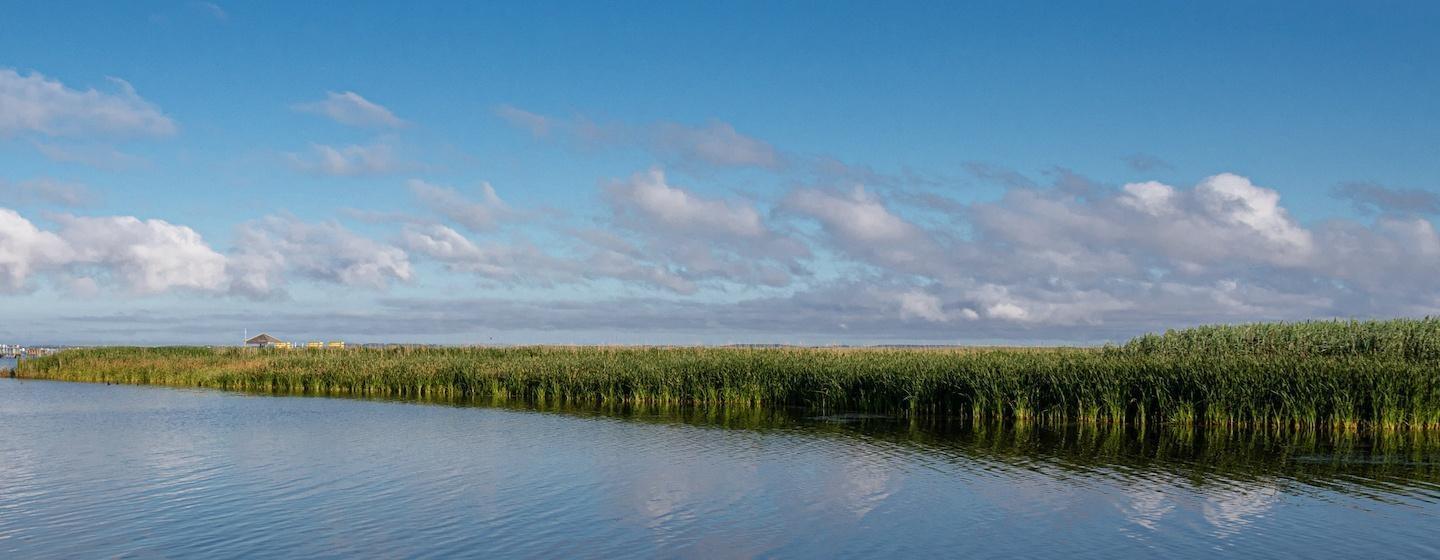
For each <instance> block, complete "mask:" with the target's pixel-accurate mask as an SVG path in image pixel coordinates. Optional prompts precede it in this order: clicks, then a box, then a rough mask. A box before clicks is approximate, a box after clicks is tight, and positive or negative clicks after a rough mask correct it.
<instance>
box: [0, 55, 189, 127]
mask: <svg viewBox="0 0 1440 560" xmlns="http://www.w3.org/2000/svg"><path fill="white" fill-rule="evenodd" d="M110 81H111V83H112V84H114V85H115V88H116V89H117V90H118V91H116V92H114V93H104V92H100V91H96V90H94V89H88V90H84V91H81V90H76V89H71V88H69V87H66V86H65V84H63V83H60V82H59V81H58V80H53V79H50V78H48V77H46V76H44V75H43V74H40V73H38V72H31V73H30V74H28V75H22V74H20V73H18V72H16V71H15V70H12V69H8V68H0V136H10V135H14V134H19V133H24V132H33V133H38V134H43V135H46V136H70V137H83V136H91V135H96V134H103V135H129V136H168V135H171V134H174V133H175V131H176V126H175V123H174V122H173V121H171V120H170V118H169V117H167V116H165V115H164V114H163V113H161V112H160V109H159V108H158V107H156V106H155V105H153V104H151V103H150V102H148V101H146V100H144V99H141V98H140V96H139V95H138V94H136V93H135V88H133V87H131V86H130V84H129V83H128V82H126V81H125V80H121V79H119V78H110Z"/></svg>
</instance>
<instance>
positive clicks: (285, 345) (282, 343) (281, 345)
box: [275, 342, 295, 350]
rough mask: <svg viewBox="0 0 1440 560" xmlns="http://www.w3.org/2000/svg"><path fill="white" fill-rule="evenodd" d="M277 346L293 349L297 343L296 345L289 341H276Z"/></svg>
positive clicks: (282, 348)
mask: <svg viewBox="0 0 1440 560" xmlns="http://www.w3.org/2000/svg"><path fill="white" fill-rule="evenodd" d="M275 347H276V348H279V349H281V350H289V349H291V348H294V347H295V345H294V344H291V343H289V342H276V343H275Z"/></svg>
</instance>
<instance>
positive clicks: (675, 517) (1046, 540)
mask: <svg viewBox="0 0 1440 560" xmlns="http://www.w3.org/2000/svg"><path fill="white" fill-rule="evenodd" d="M1435 449H1436V446H1435V445H1434V442H1433V441H1431V438H1430V437H1429V436H1423V435H1420V434H1400V435H1392V436H1391V437H1385V438H1367V437H1360V436H1355V437H1349V438H1340V439H1339V440H1336V441H1319V440H1316V439H1314V438H1306V437H1294V436H1280V435H1266V434H1246V433H1208V434H1195V433H1193V432H1191V433H1184V432H1171V431H1158V432H1157V431H1151V432H1145V433H1140V432H1136V431H1134V430H1128V431H1127V430H1098V429H1077V428H1070V429H1065V430H1036V429H1023V430H1015V429H1004V428H998V427H990V428H986V429H975V428H971V427H963V426H962V427H957V426H944V425H925V424H917V423H912V422H907V421H903V420H897V419H890V418H878V417H869V416H859V415H827V416H807V415H804V414H798V413H789V412H756V411H730V412H725V411H717V410H680V411H674V410H635V409H628V410H608V411H602V410H575V409H556V410H538V409H536V407H530V408H504V407H493V406H445V405H435V404H417V403H398V402H383V401H365V400H346V399H325V398H300V397H269V396H252V395H242V394H233V393H223V392H213V391H192V390H179V389H166V388H155V387H131V386H106V385H103V384H73V383H60V382H48V381H24V380H11V379H3V380H0V557H6V558H42V557H43V558H67V557H68V558H73V557H86V558H93V557H112V556H124V557H142V558H145V557H153V558H169V557H194V558H240V557H264V558H272V557H273V558H339V557H356V556H359V557H404V558H410V557H451V556H467V557H487V556H506V557H515V556H521V557H592V558H593V557H706V558H715V557H719V558H724V557H741V558H744V557H787V558H788V557H871V558H879V557H894V556H898V555H927V556H928V555H935V554H943V555H945V556H954V557H1037V556H1050V557H1059V556H1064V557H1068V558H1126V557H1130V558H1149V557H1158V556H1161V555H1164V556H1166V557H1171V558H1202V557H1203V558H1209V557H1215V556H1229V557H1292V558H1356V557H1366V558H1420V557H1436V556H1437V555H1440V531H1437V529H1440V484H1437V482H1440V453H1437V451H1435Z"/></svg>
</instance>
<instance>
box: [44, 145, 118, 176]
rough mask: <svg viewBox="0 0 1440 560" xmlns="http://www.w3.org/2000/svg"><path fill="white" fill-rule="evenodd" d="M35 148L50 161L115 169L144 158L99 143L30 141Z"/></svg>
mask: <svg viewBox="0 0 1440 560" xmlns="http://www.w3.org/2000/svg"><path fill="white" fill-rule="evenodd" d="M31 144H32V145H33V146H35V150H36V151H38V152H40V154H41V155H43V156H45V158H46V159H49V160H50V161H55V162H60V163H78V164H80V165H85V166H89V167H94V168H96V169H103V170H106V171H116V170H121V169H127V168H130V167H135V166H138V165H141V164H144V163H145V160H144V159H142V158H140V157H136V156H133V155H130V154H127V153H125V152H122V151H120V150H117V149H115V148H114V147H112V146H106V145H99V144H68V145H66V144H57V143H48V142H38V141H36V142H31Z"/></svg>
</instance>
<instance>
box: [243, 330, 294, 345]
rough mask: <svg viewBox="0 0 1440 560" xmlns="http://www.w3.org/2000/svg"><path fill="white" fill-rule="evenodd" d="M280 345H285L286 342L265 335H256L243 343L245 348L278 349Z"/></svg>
mask: <svg viewBox="0 0 1440 560" xmlns="http://www.w3.org/2000/svg"><path fill="white" fill-rule="evenodd" d="M281 344H286V342H285V341H283V340H280V339H278V338H275V337H273V336H270V335H268V334H265V333H260V334H257V335H255V336H253V337H251V338H250V340H246V341H245V345H246V346H252V347H255V348H278V347H279V345H281Z"/></svg>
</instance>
